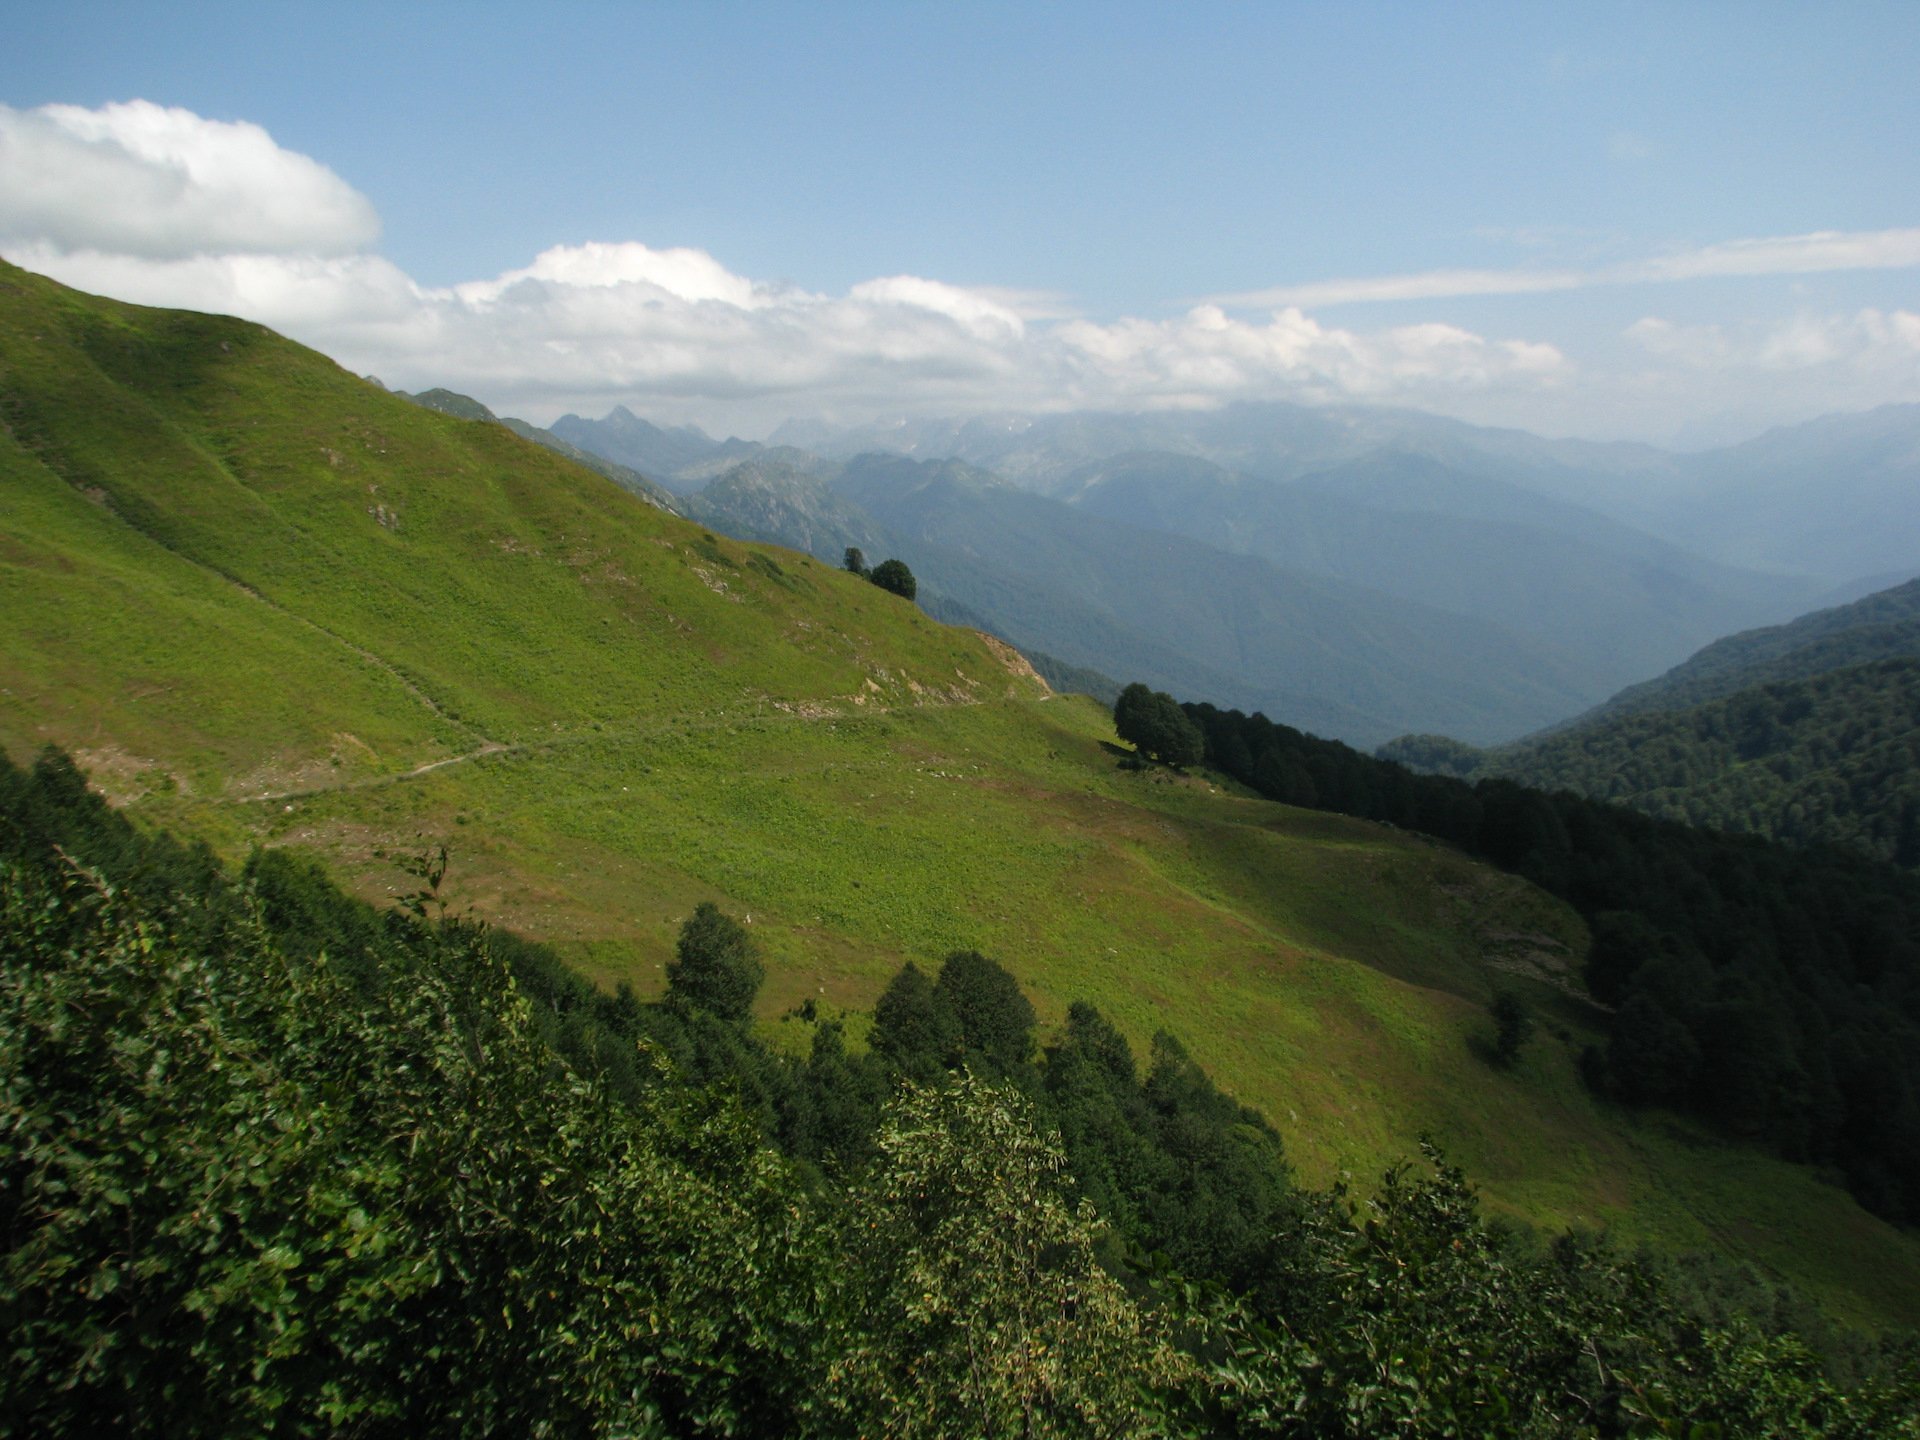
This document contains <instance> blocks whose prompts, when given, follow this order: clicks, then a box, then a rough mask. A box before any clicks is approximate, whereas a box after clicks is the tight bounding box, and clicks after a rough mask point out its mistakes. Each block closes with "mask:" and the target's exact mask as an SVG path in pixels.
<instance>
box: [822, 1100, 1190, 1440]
mask: <svg viewBox="0 0 1920 1440" xmlns="http://www.w3.org/2000/svg"><path fill="white" fill-rule="evenodd" d="M878 1143H879V1150H880V1159H879V1161H878V1163H877V1164H876V1166H875V1167H874V1170H873V1172H872V1173H871V1174H870V1175H869V1176H868V1177H867V1179H866V1180H865V1181H864V1182H863V1183H862V1184H861V1185H860V1186H859V1187H857V1188H856V1190H855V1191H854V1193H853V1195H852V1197H851V1201H852V1203H851V1205H850V1206H849V1209H848V1216H849V1220H850V1221H851V1225H850V1229H849V1233H848V1236H847V1240H846V1247H847V1251H848V1253H849V1255H850V1256H851V1257H852V1259H853V1262H854V1265H855V1268H856V1269H857V1271H858V1272H859V1274H860V1275H861V1277H862V1280H861V1286H862V1288H861V1289H860V1291H859V1292H858V1297H857V1298H858V1303H859V1306H860V1311H861V1313H862V1314H863V1315H865V1316H867V1317H869V1325H868V1328H867V1330H866V1333H865V1334H864V1335H862V1336H861V1337H860V1338H858V1339H857V1340H856V1341H855V1342H854V1344H853V1345H852V1346H851V1347H850V1348H849V1349H848V1351H847V1352H846V1353H845V1354H844V1355H843V1356H842V1357H841V1358H840V1359H839V1360H838V1361H837V1362H836V1363H835V1365H834V1367H833V1369H832V1371H831V1383H832V1385H833V1387H834V1390H835V1393H836V1396H837V1397H838V1403H839V1405H841V1406H842V1407H843V1408H844V1412H845V1414H846V1415H847V1418H848V1420H849V1422H850V1423H851V1424H852V1425H853V1426H854V1427H857V1433H860V1434H887V1435H896V1436H901V1437H919V1436H926V1437H935V1436H942V1437H953V1440H972V1437H976V1436H985V1435H1031V1436H1061V1435H1103V1436H1121V1435H1144V1434H1152V1433H1155V1431H1156V1430H1157V1429H1158V1427H1157V1425H1156V1424H1155V1421H1154V1416H1153V1413H1152V1410H1151V1408H1150V1407H1149V1405H1148V1404H1147V1394H1148V1392H1149V1391H1150V1390H1152V1389H1153V1388H1156V1387H1167V1386H1171V1385H1172V1384H1174V1383H1176V1382H1177V1381H1178V1380H1179V1379H1180V1378H1181V1377H1182V1375H1183V1374H1184V1373H1185V1370H1186V1368H1187V1367H1186V1363H1185V1362H1184V1360H1183V1358H1182V1357H1181V1356H1179V1355H1178V1354H1177V1352H1175V1350H1174V1349H1173V1348H1172V1346H1171V1345H1170V1344H1169V1343H1168V1340H1167V1338H1166V1335H1165V1334H1164V1331H1163V1329H1162V1326H1161V1324H1160V1323H1159V1322H1158V1321H1157V1320H1156V1319H1155V1317H1153V1316H1152V1315H1151V1314H1149V1313H1148V1312H1146V1311H1144V1310H1143V1309H1142V1308H1141V1307H1140V1306H1139V1305H1138V1304H1137V1303H1136V1302H1135V1301H1134V1300H1133V1299H1132V1298H1130V1297H1129V1296H1128V1294H1127V1292H1126V1291H1125V1289H1123V1288H1122V1286H1121V1285H1120V1284H1119V1283H1118V1281H1116V1280H1115V1279H1114V1278H1113V1277H1112V1276H1111V1275H1109V1274H1108V1273H1107V1272H1106V1271H1105V1270H1104V1269H1103V1268H1102V1267H1101V1265H1100V1263H1099V1260H1098V1259H1097V1257H1096V1243H1097V1241H1098V1238H1099V1233H1100V1226H1099V1221H1098V1219H1097V1217H1096V1216H1095V1214H1094V1212H1093V1211H1092V1209H1091V1207H1089V1206H1087V1205H1086V1204H1085V1203H1084V1202H1083V1203H1082V1204H1080V1205H1078V1206H1076V1205H1075V1204H1074V1203H1073V1202H1072V1200H1071V1198H1070V1181H1069V1177H1068V1175H1067V1173H1066V1158H1065V1156H1064V1155H1063V1154H1062V1152H1061V1150H1060V1148H1059V1146H1058V1144H1057V1143H1055V1142H1052V1141H1050V1140H1048V1139H1046V1138H1044V1137H1042V1136H1041V1135H1040V1134H1039V1133H1038V1132H1037V1130H1036V1123H1035V1116H1034V1114H1033V1111H1032V1108H1031V1106H1030V1104H1029V1103H1028V1102H1027V1101H1026V1100H1025V1099H1024V1098H1023V1097H1022V1096H1021V1095H1020V1093H1019V1092H1018V1091H1017V1090H1016V1089H1014V1088H1013V1087H1012V1086H1010V1085H1006V1084H1004V1083H1003V1084H998V1085H996V1084H992V1083H989V1082H987V1081H984V1080H981V1079H978V1078H976V1077H974V1076H972V1075H971V1074H963V1075H962V1076H961V1077H960V1078H959V1079H958V1080H956V1081H955V1082H954V1083H953V1084H952V1085H948V1086H943V1087H939V1088H934V1089H921V1088H909V1089H907V1090H906V1091H904V1092H902V1094H901V1096H900V1097H899V1098H898V1099H897V1100H895V1101H894V1103H893V1104H892V1105H891V1106H890V1107H889V1108H888V1111H887V1114H886V1117H885V1120H884V1121H883V1124H882V1128H881V1133H880V1137H879V1142H878Z"/></svg>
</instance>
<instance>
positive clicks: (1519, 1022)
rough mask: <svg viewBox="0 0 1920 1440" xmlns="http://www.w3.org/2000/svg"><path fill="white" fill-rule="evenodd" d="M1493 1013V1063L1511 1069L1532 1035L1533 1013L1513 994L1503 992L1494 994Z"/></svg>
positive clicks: (1510, 991)
mask: <svg viewBox="0 0 1920 1440" xmlns="http://www.w3.org/2000/svg"><path fill="white" fill-rule="evenodd" d="M1492 1013H1493V1059H1494V1063H1495V1064H1497V1065H1500V1066H1502V1067H1503V1068H1506V1069H1509V1070H1510V1069H1512V1068H1513V1067H1514V1066H1515V1065H1516V1064H1518V1063H1519V1060H1520V1051H1521V1048H1522V1047H1523V1046H1524V1045H1525V1044H1526V1043H1527V1041H1528V1040H1529V1039H1531V1038H1532V1036H1533V1012H1532V1011H1530V1010H1529V1009H1528V1008H1527V1002H1526V1001H1524V1000H1522V999H1521V998H1520V996H1519V995H1518V994H1516V993H1515V992H1514V991H1512V990H1507V989H1502V990H1498V991H1496V992H1495V993H1494V997H1493V1009H1492Z"/></svg>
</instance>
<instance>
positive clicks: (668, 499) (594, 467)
mask: <svg viewBox="0 0 1920 1440" xmlns="http://www.w3.org/2000/svg"><path fill="white" fill-rule="evenodd" d="M396 393H397V394H399V395H401V396H402V398H404V399H407V400H411V401H413V403H414V404H416V405H421V406H424V407H426V408H427V409H429V410H438V411H439V412H440V413H441V414H442V415H451V416H453V417H454V418H455V419H458V420H489V421H492V422H493V423H495V424H497V425H504V426H506V427H507V429H509V430H511V431H512V432H513V433H514V434H516V435H518V436H519V437H520V438H521V439H522V440H531V441H532V442H533V443H534V444H536V445H541V446H544V447H545V448H547V449H548V450H551V451H553V453H554V454H556V455H564V456H565V457H566V458H567V459H569V460H571V461H573V463H574V464H576V465H584V466H586V467H587V469H589V470H591V471H593V472H594V473H595V474H596V475H604V476H606V477H607V479H609V480H611V481H613V482H614V484H616V485H620V486H622V487H624V488H625V489H628V490H631V491H633V493H634V494H636V495H638V496H639V497H640V498H641V499H642V500H645V501H647V502H648V503H649V504H652V505H658V506H659V507H660V508H661V509H662V510H670V511H672V512H673V513H674V514H676V515H677V514H680V513H681V507H680V506H679V505H678V504H677V503H676V502H675V500H674V498H673V495H672V492H670V491H669V490H667V488H666V487H665V486H663V485H660V484H658V483H657V482H655V481H652V480H649V479H648V478H647V477H646V476H644V475H642V474H641V473H640V472H639V471H638V470H635V469H632V468H631V467H629V466H626V465H621V464H619V463H617V462H615V461H612V460H608V459H606V458H604V457H602V456H599V455H595V454H593V453H592V452H591V451H587V450H582V449H581V448H580V447H579V446H578V445H570V444H568V443H567V442H566V441H565V440H562V439H561V438H560V437H559V436H558V435H556V434H554V433H553V432H552V431H551V430H542V429H541V428H540V427H539V426H538V425H530V424H528V423H527V422H526V421H525V420H518V419H515V418H514V417H513V416H511V415H508V416H506V417H504V418H503V417H501V416H498V415H495V414H494V413H493V412H492V411H491V410H489V409H488V408H487V407H486V406H484V405H482V404H481V403H480V402H479V401H478V400H475V399H474V398H473V397H472V396H471V395H462V394H460V393H459V392H458V391H455V390H441V389H433V390H423V391H421V392H420V393H419V394H417V395H408V394H406V392H405V391H398V392H396Z"/></svg>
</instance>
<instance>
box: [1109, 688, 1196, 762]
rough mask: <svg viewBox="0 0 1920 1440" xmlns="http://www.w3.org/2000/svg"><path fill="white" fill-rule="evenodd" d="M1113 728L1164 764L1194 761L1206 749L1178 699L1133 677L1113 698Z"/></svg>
mask: <svg viewBox="0 0 1920 1440" xmlns="http://www.w3.org/2000/svg"><path fill="white" fill-rule="evenodd" d="M1113 728H1114V732H1115V733H1116V734H1117V735H1119V737H1120V738H1121V739H1122V740H1124V741H1126V742H1127V743H1128V744H1129V745H1131V746H1133V747H1134V749H1136V750H1138V751H1139V752H1140V753H1141V754H1142V755H1143V756H1145V757H1146V758H1147V759H1149V760H1158V761H1160V762H1161V763H1162V764H1165V765H1177V766H1186V765H1198V764H1199V763H1200V760H1201V757H1202V756H1203V755H1204V754H1205V751H1206V741H1205V738H1204V737H1203V736H1202V735H1201V734H1200V727H1199V726H1197V725H1195V724H1194V723H1193V721H1191V720H1189V719H1188V718H1187V712H1186V711H1184V710H1182V709H1181V708H1180V702H1179V701H1177V700H1175V699H1174V698H1173V697H1172V696H1171V695H1169V694H1167V693H1166V691H1164V690H1152V689H1149V688H1148V687H1147V686H1145V685H1142V684H1141V683H1140V682H1139V681H1137V680H1136V681H1135V682H1134V683H1133V684H1131V685H1129V686H1127V687H1126V688H1125V689H1123V690H1122V691H1121V692H1120V694H1119V697H1118V698H1117V699H1115V700H1114V702H1113Z"/></svg>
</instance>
